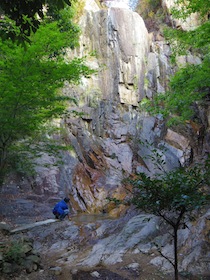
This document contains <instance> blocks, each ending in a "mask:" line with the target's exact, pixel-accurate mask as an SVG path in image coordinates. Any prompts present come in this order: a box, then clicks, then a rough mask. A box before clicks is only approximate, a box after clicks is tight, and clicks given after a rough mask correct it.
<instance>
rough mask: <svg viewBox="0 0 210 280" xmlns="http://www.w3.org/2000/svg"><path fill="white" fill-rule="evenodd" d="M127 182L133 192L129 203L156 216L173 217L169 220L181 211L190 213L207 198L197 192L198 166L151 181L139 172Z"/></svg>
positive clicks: (200, 190)
mask: <svg viewBox="0 0 210 280" xmlns="http://www.w3.org/2000/svg"><path fill="white" fill-rule="evenodd" d="M129 182H130V183H132V185H133V186H134V188H135V190H136V192H135V196H134V198H133V199H132V203H133V204H134V205H136V206H137V208H140V209H143V210H144V211H145V212H149V213H153V214H155V215H158V216H164V215H165V217H166V216H167V215H168V216H169V217H170V215H171V214H173V215H174V216H173V218H172V220H173V219H175V218H178V217H179V214H180V212H181V211H183V210H184V212H186V213H191V212H192V211H193V210H195V209H198V208H200V207H201V206H202V205H203V204H204V203H206V202H207V198H208V196H207V195H205V194H204V192H203V190H202V189H201V185H202V184H203V174H202V171H201V169H200V168H198V167H194V168H191V169H184V168H180V169H177V170H173V171H171V172H168V173H166V174H163V175H160V174H159V175H158V176H155V177H154V178H151V177H149V176H147V175H145V174H144V173H141V174H138V175H137V177H136V178H135V180H131V181H129ZM169 217H167V218H168V219H169Z"/></svg>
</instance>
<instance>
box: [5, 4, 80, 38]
mask: <svg viewBox="0 0 210 280" xmlns="http://www.w3.org/2000/svg"><path fill="white" fill-rule="evenodd" d="M71 2H75V0H72V1H71ZM66 5H69V6H70V5H71V3H70V1H69V0H47V1H46V0H16V1H7V0H1V2H0V12H2V14H3V15H4V16H3V17H2V18H1V20H0V37H2V38H3V39H8V38H10V39H12V40H18V42H20V43H23V42H25V41H26V42H29V41H30V39H29V36H30V35H31V34H32V33H33V32H36V31H37V29H38V27H39V26H40V24H41V21H42V20H43V18H44V10H43V7H44V6H45V9H46V10H48V9H49V8H50V9H51V10H52V9H56V10H61V9H64V8H65V6H66Z"/></svg>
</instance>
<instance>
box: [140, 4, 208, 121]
mask: <svg viewBox="0 0 210 280" xmlns="http://www.w3.org/2000/svg"><path fill="white" fill-rule="evenodd" d="M207 2H208V4H207ZM177 3H178V4H180V3H181V4H183V6H181V7H178V8H176V9H175V8H174V9H173V12H172V13H173V16H175V17H177V18H182V19H183V18H184V19H185V18H186V17H187V16H189V15H190V14H191V13H192V12H196V11H197V12H200V15H201V17H203V18H205V16H206V15H207V13H208V10H209V9H210V2H209V1H208V0H207V1H202V0H201V1H197V0H192V1H189V2H185V1H183V0H179V1H177ZM186 3H187V4H186ZM164 35H165V37H166V38H167V40H168V41H169V42H170V45H171V47H172V55H171V58H172V62H175V61H176V58H177V56H179V55H188V54H190V53H191V54H193V55H197V56H199V57H200V59H201V63H200V64H197V65H192V64H186V65H185V66H183V67H181V68H180V69H179V70H178V71H177V72H176V74H175V75H174V76H173V77H172V78H171V80H170V84H169V91H168V92H167V93H166V94H162V93H158V94H157V95H156V96H155V97H154V99H153V100H151V101H150V100H143V101H142V104H141V105H144V106H146V109H147V110H148V111H149V112H150V113H152V114H159V113H161V114H162V115H163V116H164V117H165V118H166V119H168V125H169V126H170V125H174V124H178V123H184V122H185V121H187V120H189V119H191V118H192V117H193V114H194V110H193V104H194V103H195V102H197V103H199V104H202V102H205V99H208V98H209V92H210V67H209V65H210V36H209V35H210V22H209V21H203V23H202V24H201V25H200V26H199V27H197V28H196V29H194V30H191V31H183V30H177V29H171V28H167V29H165V32H164Z"/></svg>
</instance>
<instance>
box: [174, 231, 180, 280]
mask: <svg viewBox="0 0 210 280" xmlns="http://www.w3.org/2000/svg"><path fill="white" fill-rule="evenodd" d="M177 232H178V227H174V279H175V280H178V279H179V275H178V248H177V244H178V238H177V237H178V236H177Z"/></svg>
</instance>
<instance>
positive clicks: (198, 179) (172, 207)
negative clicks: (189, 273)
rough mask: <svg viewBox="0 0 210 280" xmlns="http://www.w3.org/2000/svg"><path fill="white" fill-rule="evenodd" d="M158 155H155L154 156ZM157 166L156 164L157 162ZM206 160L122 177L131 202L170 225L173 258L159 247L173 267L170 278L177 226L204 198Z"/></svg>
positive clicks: (208, 182) (206, 197) (206, 198)
mask: <svg viewBox="0 0 210 280" xmlns="http://www.w3.org/2000/svg"><path fill="white" fill-rule="evenodd" d="M158 158H159V157H158ZM157 167H158V169H160V165H159V163H158V166H157ZM209 174H210V160H209V159H208V160H206V162H205V166H204V167H201V166H198V165H197V166H195V167H191V168H178V169H175V170H172V171H170V172H163V173H162V174H160V173H158V174H156V175H154V177H150V176H147V175H146V174H144V173H140V174H137V175H135V177H134V178H128V179H126V181H125V182H126V183H129V184H131V185H132V186H133V194H134V195H133V198H132V200H131V203H132V204H134V205H135V206H136V207H137V208H139V209H142V210H144V211H145V212H147V213H152V214H154V215H157V216H159V217H161V218H162V219H163V220H164V221H165V222H166V223H167V224H168V225H170V226H171V227H172V228H173V234H172V236H173V241H174V260H171V259H170V258H168V257H167V256H165V255H164V254H162V252H161V250H159V252H160V254H161V255H162V256H163V257H164V258H166V259H167V260H168V261H169V262H170V263H171V265H172V266H173V267H174V279H175V280H178V229H179V228H180V225H181V224H183V223H184V221H185V219H186V217H187V216H188V217H192V213H193V211H194V210H198V209H199V208H200V207H202V206H203V205H204V204H205V203H207V201H209V195H208V194H206V190H205V186H207V185H208V186H209V185H210V176H209Z"/></svg>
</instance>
